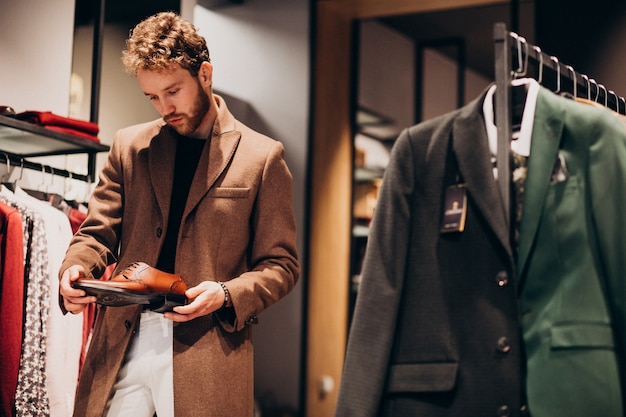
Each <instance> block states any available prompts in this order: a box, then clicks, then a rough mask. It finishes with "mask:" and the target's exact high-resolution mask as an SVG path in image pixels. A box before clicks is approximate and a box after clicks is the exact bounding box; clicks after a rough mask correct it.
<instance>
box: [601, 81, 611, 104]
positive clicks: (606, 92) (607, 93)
mask: <svg viewBox="0 0 626 417" xmlns="http://www.w3.org/2000/svg"><path fill="white" fill-rule="evenodd" d="M599 87H600V88H601V89H603V90H604V107H609V92H608V91H607V89H606V87H605V86H604V84H600V85H599Z"/></svg>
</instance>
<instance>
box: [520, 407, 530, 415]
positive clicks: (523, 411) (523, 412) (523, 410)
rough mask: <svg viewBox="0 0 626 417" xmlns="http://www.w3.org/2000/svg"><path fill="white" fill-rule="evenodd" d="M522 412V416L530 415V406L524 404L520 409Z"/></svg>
mask: <svg viewBox="0 0 626 417" xmlns="http://www.w3.org/2000/svg"><path fill="white" fill-rule="evenodd" d="M519 412H520V416H521V417H528V416H530V414H528V406H526V405H522V406H521V407H520V409H519Z"/></svg>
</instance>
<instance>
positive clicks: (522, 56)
mask: <svg viewBox="0 0 626 417" xmlns="http://www.w3.org/2000/svg"><path fill="white" fill-rule="evenodd" d="M512 35H513V37H514V38H515V39H516V40H517V62H518V68H517V70H515V71H514V72H513V75H514V77H515V78H519V77H524V76H526V73H527V72H528V43H527V42H526V38H524V37H522V36H519V35H517V34H515V33H512ZM522 43H523V44H524V53H522Z"/></svg>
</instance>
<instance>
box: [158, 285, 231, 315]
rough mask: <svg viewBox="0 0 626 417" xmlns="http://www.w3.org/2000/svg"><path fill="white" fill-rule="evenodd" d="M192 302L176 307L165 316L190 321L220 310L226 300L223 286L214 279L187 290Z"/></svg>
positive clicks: (186, 293) (186, 292)
mask: <svg viewBox="0 0 626 417" xmlns="http://www.w3.org/2000/svg"><path fill="white" fill-rule="evenodd" d="M185 295H186V296H187V298H188V299H189V300H190V303H189V304H187V305H184V306H177V307H174V311H173V312H168V313H165V314H164V317H165V318H166V319H169V320H173V321H179V322H183V321H189V320H193V319H195V318H196V317H200V316H205V315H207V314H211V313H213V312H214V311H215V310H218V309H219V308H220V307H221V306H222V304H223V302H224V292H223V290H222V287H221V286H220V285H219V284H218V283H217V282H214V281H204V282H201V283H200V284H198V285H197V286H195V287H191V288H189V289H187V291H185Z"/></svg>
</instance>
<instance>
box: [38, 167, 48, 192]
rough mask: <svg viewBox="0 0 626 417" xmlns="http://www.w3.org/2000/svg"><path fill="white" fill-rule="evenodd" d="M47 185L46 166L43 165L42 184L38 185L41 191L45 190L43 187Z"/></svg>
mask: <svg viewBox="0 0 626 417" xmlns="http://www.w3.org/2000/svg"><path fill="white" fill-rule="evenodd" d="M45 186H46V166H45V165H43V164H42V165H41V184H39V186H38V187H37V189H38V190H39V191H43V190H42V188H44V189H45Z"/></svg>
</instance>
